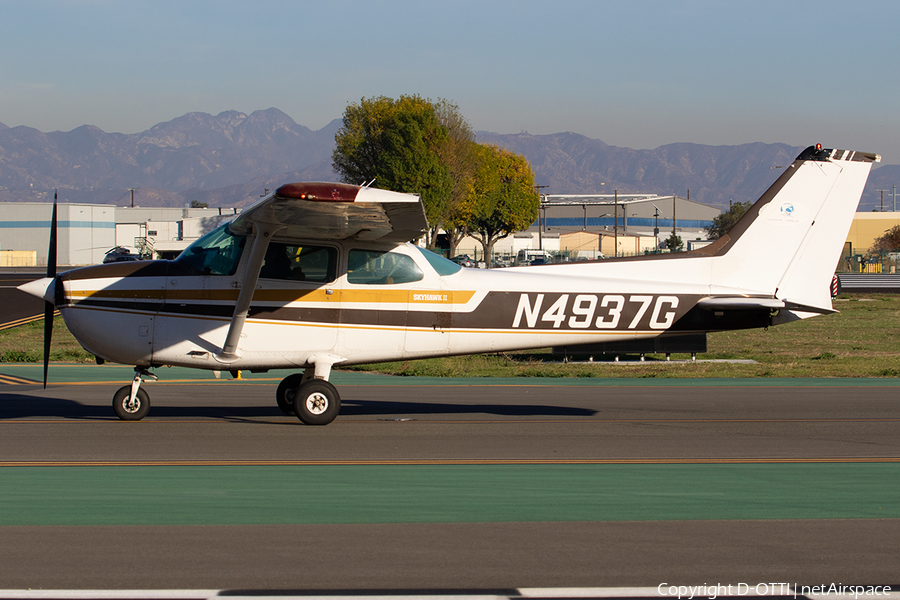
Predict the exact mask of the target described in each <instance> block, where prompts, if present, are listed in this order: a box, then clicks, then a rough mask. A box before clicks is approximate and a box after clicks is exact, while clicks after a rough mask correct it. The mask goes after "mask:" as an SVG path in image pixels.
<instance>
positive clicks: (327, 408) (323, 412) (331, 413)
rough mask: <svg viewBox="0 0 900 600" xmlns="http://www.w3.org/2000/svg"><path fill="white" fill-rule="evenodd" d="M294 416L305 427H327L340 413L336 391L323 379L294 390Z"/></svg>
mask: <svg viewBox="0 0 900 600" xmlns="http://www.w3.org/2000/svg"><path fill="white" fill-rule="evenodd" d="M293 399H294V414H296V415H297V418H298V419H300V420H301V421H303V422H304V423H306V424H307V425H328V424H329V423H331V422H332V421H334V419H335V417H337V416H338V413H339V412H341V397H340V395H339V394H338V391H337V389H336V388H335V387H334V386H333V385H331V384H330V383H328V382H327V381H325V380H324V379H312V380H310V381H307V382H306V383H301V384H300V385H299V386H297V387H296V388H295V389H294V398H293Z"/></svg>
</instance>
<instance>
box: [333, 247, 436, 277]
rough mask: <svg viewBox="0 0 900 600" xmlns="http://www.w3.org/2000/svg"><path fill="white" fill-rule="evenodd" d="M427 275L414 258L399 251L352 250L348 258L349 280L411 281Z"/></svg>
mask: <svg viewBox="0 0 900 600" xmlns="http://www.w3.org/2000/svg"><path fill="white" fill-rule="evenodd" d="M424 277H425V275H424V273H422V269H420V268H419V267H418V265H416V263H415V262H414V261H413V259H412V258H410V257H409V256H407V255H405V254H400V253H398V252H383V251H379V250H351V251H350V254H349V255H348V258H347V281H348V282H350V283H363V284H368V285H390V284H393V283H411V282H413V281H420V280H422V279H423V278H424Z"/></svg>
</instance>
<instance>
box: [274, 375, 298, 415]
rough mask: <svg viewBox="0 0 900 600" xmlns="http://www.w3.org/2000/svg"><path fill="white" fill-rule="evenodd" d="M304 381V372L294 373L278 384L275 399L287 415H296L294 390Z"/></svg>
mask: <svg viewBox="0 0 900 600" xmlns="http://www.w3.org/2000/svg"><path fill="white" fill-rule="evenodd" d="M302 381H303V373H294V374H293V375H288V376H287V377H285V378H284V379H282V380H281V383H279V384H278V389H277V390H276V391H275V401H276V402H277V403H278V408H280V409H281V412H283V413H284V414H286V415H290V416H292V417H293V416H294V415H295V413H294V392H296V391H297V386H299V385H300V383H301V382H302Z"/></svg>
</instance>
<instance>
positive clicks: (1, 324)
mask: <svg viewBox="0 0 900 600" xmlns="http://www.w3.org/2000/svg"><path fill="white" fill-rule="evenodd" d="M43 276H44V274H43V273H39V272H37V271H30V270H28V269H18V268H13V269H10V268H4V269H3V270H0V330H2V329H7V328H9V327H18V326H19V325H22V324H24V323H28V322H30V321H34V320H37V319H43V318H44V303H43V301H42V300H40V299H39V298H34V297H32V296H29V295H28V294H26V293H25V292H20V291H19V290H17V289H16V287H18V286H20V285H22V284H23V283H28V282H29V281H34V280H35V279H40V278H41V277H43Z"/></svg>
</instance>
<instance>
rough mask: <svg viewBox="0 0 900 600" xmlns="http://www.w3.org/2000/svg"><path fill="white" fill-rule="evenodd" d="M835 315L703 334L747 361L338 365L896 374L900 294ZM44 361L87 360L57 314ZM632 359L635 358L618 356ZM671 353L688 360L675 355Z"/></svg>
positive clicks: (18, 347) (499, 373) (485, 371)
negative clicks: (623, 363) (743, 362)
mask: <svg viewBox="0 0 900 600" xmlns="http://www.w3.org/2000/svg"><path fill="white" fill-rule="evenodd" d="M835 308H837V309H838V310H839V311H841V312H840V313H838V314H833V315H822V316H818V317H815V318H812V319H807V320H805V321H800V322H796V323H790V324H787V325H780V326H778V327H772V328H769V329H765V330H764V329H753V330H746V331H728V332H721V333H713V334H710V335H709V336H708V352H707V353H705V354H701V355H699V356H698V357H697V358H698V359H749V360H754V361H756V363H757V364H734V363H706V362H697V363H685V362H675V363H667V362H665V360H663V359H664V357H662V356H659V355H649V356H648V362H646V363H643V364H637V365H633V364H629V365H622V364H618V365H617V364H613V363H612V357H610V356H607V357H602V356H597V357H595V362H593V363H568V364H564V363H562V362H560V361H559V359H558V357H555V356H553V355H552V354H551V353H550V350H549V349H543V350H535V351H528V352H509V353H501V354H479V355H474V356H461V357H450V358H435V359H426V360H418V361H402V362H392V363H382V364H376V365H359V366H356V367H345V368H344V369H345V370H357V371H370V372H378V373H387V374H392V375H410V376H412V375H416V376H430V377H465V376H480V377H898V376H900V296H892V295H881V296H874V295H873V296H869V295H867V296H861V295H845V296H842V298H841V299H840V300H838V301H837V302H835ZM42 339H43V323H42V322H41V321H38V322H36V323H32V324H29V325H23V326H22V327H17V328H15V329H8V330H5V331H0V362H41V361H42V360H43V358H42V357H43V341H42ZM50 357H51V360H53V361H63V362H93V357H92V356H91V355H90V354H88V353H87V352H85V351H84V350H82V349H81V347H80V346H79V345H78V342H77V341H75V339H74V338H73V337H72V335H71V334H70V333H69V332H68V330H67V329H66V328H65V326H64V325H63V322H62V320H61V319H57V320H56V323H55V325H54V331H53V345H52V346H51V355H50ZM622 358H623V359H626V358H632V359H633V358H636V357H634V356H623V357H622ZM673 358H682V359H683V358H687V355H674V356H673Z"/></svg>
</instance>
